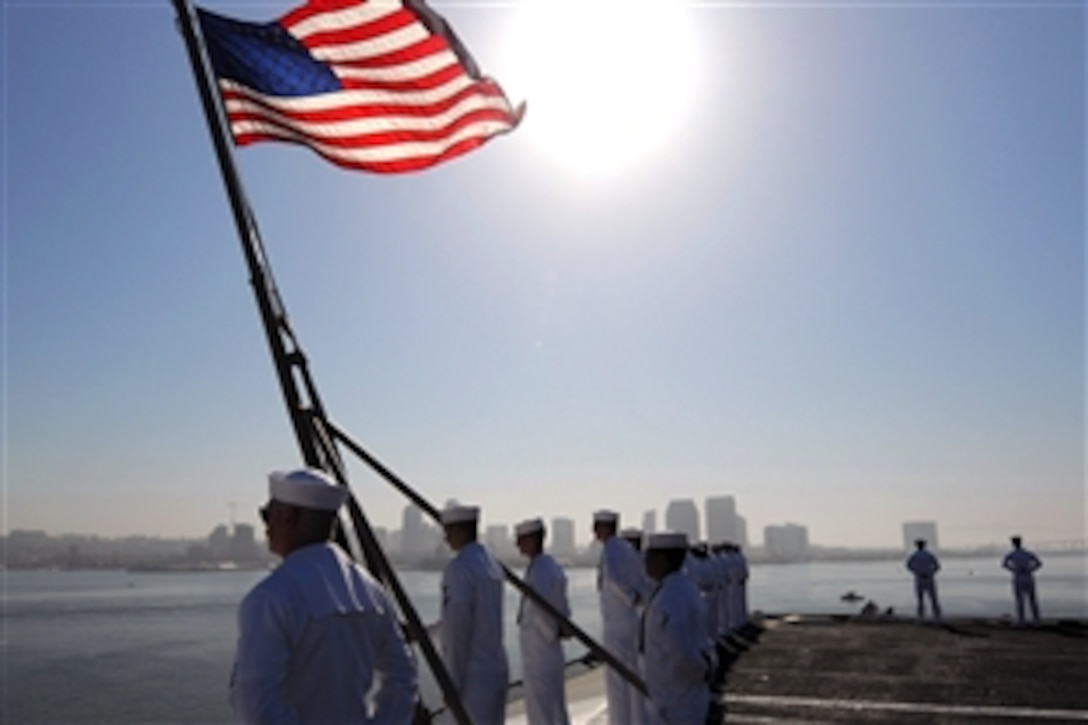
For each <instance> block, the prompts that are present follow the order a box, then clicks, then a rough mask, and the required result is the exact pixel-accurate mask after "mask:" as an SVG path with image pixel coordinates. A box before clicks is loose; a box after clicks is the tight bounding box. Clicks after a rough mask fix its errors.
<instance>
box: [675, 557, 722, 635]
mask: <svg viewBox="0 0 1088 725" xmlns="http://www.w3.org/2000/svg"><path fill="white" fill-rule="evenodd" d="M683 572H684V573H685V574H686V575H687V576H688V578H690V579H691V583H692V584H694V585H695V588H696V589H698V590H699V594H700V596H702V598H703V604H704V605H705V606H706V626H707V636H708V637H710V638H712V639H713V638H716V637H717V635H718V597H719V595H720V589H721V587H720V586H719V582H718V576H717V575H718V566H717V564H716V563H715V562H714V560H713V559H712V558H710V549H709V547H708V546H707V545H706V544H705V543H703V542H699V543H696V544H693V545H692V546H691V547H690V549H689V550H688V556H687V558H686V559H685V560H684V566H683Z"/></svg>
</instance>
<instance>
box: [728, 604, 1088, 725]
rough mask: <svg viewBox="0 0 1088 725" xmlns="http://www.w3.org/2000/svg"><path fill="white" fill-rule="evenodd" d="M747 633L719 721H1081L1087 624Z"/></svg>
mask: <svg viewBox="0 0 1088 725" xmlns="http://www.w3.org/2000/svg"><path fill="white" fill-rule="evenodd" d="M762 624H763V627H762V628H756V627H750V628H748V629H747V630H746V631H745V632H744V636H743V639H742V640H739V641H737V645H738V646H737V647H736V648H735V654H732V655H730V657H729V659H731V660H732V662H731V663H730V666H729V669H728V671H727V673H726V680H725V683H724V688H723V689H724V693H723V696H724V703H725V707H726V713H727V715H726V717H727V722H802V723H819V722H886V723H891V722H903V723H923V722H924V723H968V722H971V723H983V722H1086V721H1088V627H1086V625H1085V623H1084V622H1075V621H1067V622H1048V623H1045V624H1044V626H1043V627H1041V628H1038V629H1024V630H1019V629H1013V628H1011V627H1009V626H1008V624H1007V623H999V622H986V621H981V620H980V621H966V620H958V621H952V622H950V623H948V624H947V625H946V626H945V627H935V626H932V625H917V624H915V623H913V622H909V621H903V620H886V621H881V620H876V621H866V620H858V619H847V618H827V617H822V618H821V617H807V618H806V617H786V618H773V619H766V620H764V621H763V623H762Z"/></svg>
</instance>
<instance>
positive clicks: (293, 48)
mask: <svg viewBox="0 0 1088 725" xmlns="http://www.w3.org/2000/svg"><path fill="white" fill-rule="evenodd" d="M197 12H198V13H199V14H200V26H201V29H202V31H203V33H204V42H205V44H206V45H207V47H208V56H209V57H210V58H211V61H212V68H213V69H214V70H215V74H216V75H217V76H218V77H220V78H229V79H230V80H233V81H237V82H238V83H241V84H242V85H244V86H248V87H249V88H252V89H253V90H255V91H260V92H261V93H265V94H267V95H272V96H309V95H314V94H316V93H329V92H332V91H339V90H341V85H340V81H339V79H337V77H336V76H335V75H334V74H333V72H332V70H330V69H329V67H328V66H327V65H325V64H324V63H322V62H320V61H318V60H316V59H314V57H313V56H312V55H310V51H309V50H307V48H306V46H304V45H303V44H302V43H300V42H299V41H298V40H296V39H295V38H293V37H292V36H291V35H289V34H288V33H287V31H286V30H284V29H283V27H282V26H280V25H279V24H278V23H245V22H241V21H239V20H233V19H231V18H225V17H223V16H222V15H216V14H215V13H210V12H208V11H207V10H200V9H198V10H197Z"/></svg>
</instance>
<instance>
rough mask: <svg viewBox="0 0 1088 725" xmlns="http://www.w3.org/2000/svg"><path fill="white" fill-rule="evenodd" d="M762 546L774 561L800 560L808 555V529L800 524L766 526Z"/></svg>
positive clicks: (768, 556)
mask: <svg viewBox="0 0 1088 725" xmlns="http://www.w3.org/2000/svg"><path fill="white" fill-rule="evenodd" d="M763 548H764V549H765V550H766V552H767V558H768V559H771V560H774V561H802V560H804V559H806V558H807V557H808V529H807V528H806V527H804V526H801V525H800V524H785V525H783V526H766V527H764V528H763Z"/></svg>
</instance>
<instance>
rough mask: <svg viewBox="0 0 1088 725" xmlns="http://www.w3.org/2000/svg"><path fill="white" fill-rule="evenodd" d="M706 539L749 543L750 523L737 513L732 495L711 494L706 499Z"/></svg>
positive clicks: (742, 543) (741, 543)
mask: <svg viewBox="0 0 1088 725" xmlns="http://www.w3.org/2000/svg"><path fill="white" fill-rule="evenodd" d="M706 539H707V541H711V542H721V541H732V542H733V543H736V544H740V545H742V546H744V545H746V544H747V543H748V523H747V522H746V521H745V520H744V518H743V517H741V516H738V515H737V504H736V502H735V501H734V500H733V497H732V496H711V497H710V498H708V499H707V500H706Z"/></svg>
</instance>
